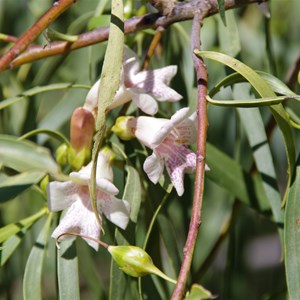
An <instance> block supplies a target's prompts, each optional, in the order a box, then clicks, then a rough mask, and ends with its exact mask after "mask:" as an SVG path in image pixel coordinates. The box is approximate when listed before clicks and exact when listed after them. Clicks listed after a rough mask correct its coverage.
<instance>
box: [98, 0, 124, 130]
mask: <svg viewBox="0 0 300 300" xmlns="http://www.w3.org/2000/svg"><path fill="white" fill-rule="evenodd" d="M123 47H124V16H123V1H122V0H112V8H111V19H110V26H109V39H108V45H107V49H106V52H105V57H104V62H103V68H102V73H101V78H100V87H99V95H98V115H97V125H96V128H97V129H98V130H99V129H100V128H101V127H102V125H103V124H104V123H105V110H106V108H107V107H108V106H109V105H110V104H111V102H112V101H113V98H114V95H115V93H116V91H117V89H118V87H119V83H120V73H121V68H122V62H123Z"/></svg>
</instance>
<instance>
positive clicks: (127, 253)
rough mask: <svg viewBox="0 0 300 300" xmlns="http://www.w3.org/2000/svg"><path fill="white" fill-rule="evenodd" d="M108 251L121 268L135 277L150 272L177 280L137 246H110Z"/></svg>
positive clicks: (171, 280)
mask: <svg viewBox="0 0 300 300" xmlns="http://www.w3.org/2000/svg"><path fill="white" fill-rule="evenodd" d="M108 251H109V252H110V254H111V255H112V258H113V259H114V261H115V262H116V263H117V265H118V266H119V267H120V269H121V270H122V271H123V272H124V273H126V274H128V275H130V276H133V277H141V276H145V275H148V274H155V275H158V276H160V277H162V278H164V279H166V280H168V281H170V282H172V283H176V281H175V280H173V279H172V278H170V277H168V276H167V275H165V274H164V273H163V272H161V271H160V270H159V269H158V268H157V267H156V266H155V265H154V264H153V262H152V259H151V257H150V256H149V254H148V253H147V252H146V251H144V250H143V249H141V248H139V247H136V246H109V247H108Z"/></svg>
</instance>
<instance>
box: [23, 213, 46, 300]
mask: <svg viewBox="0 0 300 300" xmlns="http://www.w3.org/2000/svg"><path fill="white" fill-rule="evenodd" d="M51 220H52V214H49V216H48V218H47V220H46V222H45V224H44V226H43V228H42V230H41V232H40V234H39V236H38V238H37V240H36V242H35V244H34V245H33V247H32V249H31V251H30V254H29V257H28V260H27V263H26V267H25V273H24V279H23V298H24V300H32V299H35V300H39V299H42V286H41V284H42V271H43V264H44V256H45V252H46V248H47V243H48V240H49V230H50V226H51Z"/></svg>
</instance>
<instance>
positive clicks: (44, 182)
mask: <svg viewBox="0 0 300 300" xmlns="http://www.w3.org/2000/svg"><path fill="white" fill-rule="evenodd" d="M49 181H50V178H49V176H48V175H46V176H45V177H44V178H43V179H42V180H41V182H40V188H41V190H42V191H43V192H44V193H45V194H46V188H47V184H48V183H49Z"/></svg>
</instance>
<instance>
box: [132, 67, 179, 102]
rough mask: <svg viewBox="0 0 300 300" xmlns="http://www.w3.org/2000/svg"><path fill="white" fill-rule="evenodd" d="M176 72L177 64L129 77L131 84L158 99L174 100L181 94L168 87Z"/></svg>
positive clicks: (177, 99)
mask: <svg viewBox="0 0 300 300" xmlns="http://www.w3.org/2000/svg"><path fill="white" fill-rule="evenodd" d="M176 72H177V66H168V67H164V68H161V69H156V70H149V71H142V72H139V73H137V74H136V75H135V76H132V77H131V78H130V82H131V83H132V86H133V87H135V88H138V89H140V91H141V92H144V93H148V94H151V95H152V96H154V97H155V98H156V99H157V100H158V101H170V102H175V101H179V100H180V99H182V96H181V95H180V94H178V93H177V92H176V91H175V90H173V89H172V88H170V87H168V85H169V83H170V81H171V79H172V78H173V77H174V76H175V74H176Z"/></svg>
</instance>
